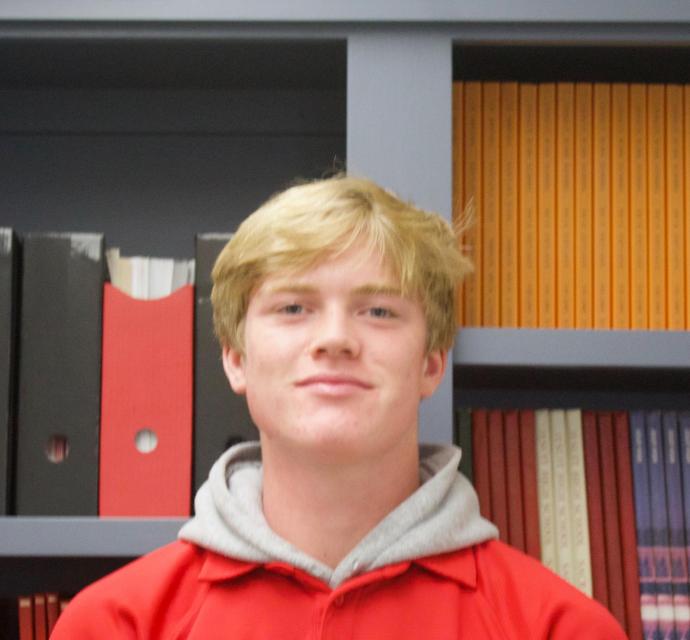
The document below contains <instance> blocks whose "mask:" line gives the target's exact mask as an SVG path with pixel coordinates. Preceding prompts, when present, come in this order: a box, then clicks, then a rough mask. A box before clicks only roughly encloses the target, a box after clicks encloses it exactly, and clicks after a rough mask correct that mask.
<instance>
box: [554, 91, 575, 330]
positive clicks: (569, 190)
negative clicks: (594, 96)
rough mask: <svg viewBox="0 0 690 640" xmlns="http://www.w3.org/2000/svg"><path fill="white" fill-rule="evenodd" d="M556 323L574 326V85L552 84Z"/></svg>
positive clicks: (563, 327) (560, 325)
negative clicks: (554, 170)
mask: <svg viewBox="0 0 690 640" xmlns="http://www.w3.org/2000/svg"><path fill="white" fill-rule="evenodd" d="M556 123H557V124H556V187H557V188H556V196H557V197H556V266H557V269H556V291H557V293H556V299H557V304H558V306H557V313H556V324H557V326H558V327H559V328H560V329H574V328H575V163H574V160H575V85H574V84H572V83H570V82H559V83H558V84H557V85H556Z"/></svg>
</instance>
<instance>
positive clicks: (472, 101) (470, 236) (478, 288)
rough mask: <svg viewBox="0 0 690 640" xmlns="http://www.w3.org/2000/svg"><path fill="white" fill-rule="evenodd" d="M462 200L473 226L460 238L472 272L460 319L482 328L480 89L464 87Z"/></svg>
mask: <svg viewBox="0 0 690 640" xmlns="http://www.w3.org/2000/svg"><path fill="white" fill-rule="evenodd" d="M463 93H464V111H463V117H464V128H463V168H464V175H463V197H464V207H463V209H464V208H465V207H466V206H467V205H468V204H469V203H473V205H474V211H475V219H474V223H473V224H472V225H471V226H470V227H469V228H468V229H467V231H466V232H465V234H464V235H463V242H464V245H465V246H464V248H465V251H466V252H467V254H468V255H469V257H470V258H471V259H472V264H473V265H474V270H473V271H472V273H471V274H470V275H469V276H467V277H466V278H465V280H464V282H463V298H462V301H463V318H464V323H463V324H464V325H465V326H467V327H479V326H481V325H482V218H481V215H482V214H481V212H482V207H483V193H482V180H483V178H482V175H483V167H482V85H481V83H479V82H466V83H465V84H464V92H463Z"/></svg>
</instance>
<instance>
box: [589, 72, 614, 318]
mask: <svg viewBox="0 0 690 640" xmlns="http://www.w3.org/2000/svg"><path fill="white" fill-rule="evenodd" d="M593 201H594V203H593V208H592V210H593V213H594V219H593V221H592V225H593V230H594V328H595V329H610V328H611V87H610V85H608V84H595V85H594V198H593Z"/></svg>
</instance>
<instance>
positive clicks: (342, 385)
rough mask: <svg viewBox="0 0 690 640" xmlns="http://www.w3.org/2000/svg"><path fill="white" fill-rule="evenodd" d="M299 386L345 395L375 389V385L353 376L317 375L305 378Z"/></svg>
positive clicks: (300, 381) (297, 384) (298, 383)
mask: <svg viewBox="0 0 690 640" xmlns="http://www.w3.org/2000/svg"><path fill="white" fill-rule="evenodd" d="M296 386H297V387H300V388H308V389H312V390H315V391H320V392H322V393H327V394H329V395H344V394H347V393H351V392H354V391H359V390H369V389H373V385H372V384H370V383H368V382H366V381H365V380H361V379H360V378H356V377H353V376H342V375H316V376H309V377H308V378H303V379H301V380H299V381H298V382H297V383H296Z"/></svg>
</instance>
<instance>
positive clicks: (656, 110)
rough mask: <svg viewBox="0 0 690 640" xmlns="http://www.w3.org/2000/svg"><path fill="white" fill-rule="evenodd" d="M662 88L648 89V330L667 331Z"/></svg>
mask: <svg viewBox="0 0 690 640" xmlns="http://www.w3.org/2000/svg"><path fill="white" fill-rule="evenodd" d="M665 94H666V91H665V87H664V85H661V84H651V85H649V86H648V87H647V137H648V142H647V147H648V150H649V154H648V156H647V176H648V177H647V180H648V190H647V197H648V203H649V204H648V208H647V211H648V219H647V225H648V226H647V229H648V238H649V301H648V305H649V328H650V329H666V255H665V251H666V193H665V184H666V178H665V176H666V153H665V149H664V147H665V144H664V143H665V140H664V129H665V126H664V120H665V117H664V116H665V106H664V105H665V101H666V100H665Z"/></svg>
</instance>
